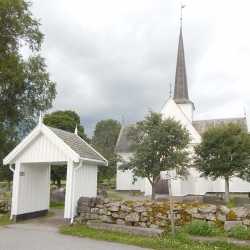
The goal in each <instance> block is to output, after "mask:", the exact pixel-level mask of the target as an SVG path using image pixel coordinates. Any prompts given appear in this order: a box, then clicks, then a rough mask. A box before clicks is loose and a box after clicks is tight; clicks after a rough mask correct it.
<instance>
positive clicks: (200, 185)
mask: <svg viewBox="0 0 250 250" xmlns="http://www.w3.org/2000/svg"><path fill="white" fill-rule="evenodd" d="M194 110H195V107H194V104H193V103H192V102H191V101H190V100H189V96H188V85H187V74H186V66H185V55H184V46H183V37H182V28H181V29H180V36H179V46H178V54H177V64H176V74H175V87H174V96H173V98H172V97H171V96H170V97H169V98H168V100H167V101H166V102H165V104H164V105H163V107H162V108H161V110H160V113H162V114H163V117H165V118H168V117H171V118H174V119H176V120H178V121H180V122H181V123H182V124H183V125H184V126H186V128H187V129H188V130H189V132H190V134H191V137H192V142H191V146H195V145H196V144H198V143H200V142H201V133H202V132H204V131H205V130H206V129H207V128H208V127H210V126H218V125H220V124H223V123H230V122H234V123H238V124H241V125H242V126H244V127H245V128H246V130H247V119H246V117H242V118H228V119H214V120H200V121H194V120H193V112H194ZM131 126H134V124H123V125H122V128H121V131H120V134H119V137H118V140H117V144H116V147H115V152H116V153H117V154H118V155H120V156H121V157H123V159H124V160H126V159H128V157H129V153H128V152H127V149H128V147H129V146H130V145H131V141H129V140H128V139H127V138H126V133H127V131H128V129H129V128H130V127H131ZM118 167H119V164H118ZM132 182H133V173H132V170H126V171H124V172H123V171H121V170H119V169H117V176H116V189H117V190H130V191H133V190H136V191H140V192H142V193H144V194H145V195H151V192H152V191H151V185H150V183H149V181H148V180H147V179H146V178H144V179H142V178H138V180H137V181H136V182H135V183H134V184H132ZM171 186H172V194H173V195H174V196H185V195H189V194H192V195H204V194H206V193H207V192H216V193H217V192H224V191H225V188H224V187H225V182H224V179H217V180H215V181H212V180H211V179H209V178H208V179H205V178H201V177H199V173H198V172H197V170H196V169H192V168H191V169H190V170H189V176H188V178H187V180H181V179H176V180H172V185H171ZM229 190H230V192H249V191H250V183H248V182H246V181H243V180H241V179H238V178H232V179H231V180H230V183H229ZM156 193H161V194H162V193H168V190H167V183H166V181H165V183H164V181H163V180H162V181H160V182H159V183H158V184H157V186H156Z"/></svg>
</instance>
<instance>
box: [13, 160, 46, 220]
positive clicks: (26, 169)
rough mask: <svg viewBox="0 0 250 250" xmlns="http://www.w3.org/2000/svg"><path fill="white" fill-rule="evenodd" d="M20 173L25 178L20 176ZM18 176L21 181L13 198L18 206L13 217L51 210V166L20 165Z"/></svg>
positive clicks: (44, 164)
mask: <svg viewBox="0 0 250 250" xmlns="http://www.w3.org/2000/svg"><path fill="white" fill-rule="evenodd" d="M20 172H23V173H24V176H20ZM16 174H17V175H18V177H19V181H18V183H17V186H16V187H15V198H14V197H13V198H14V199H15V200H16V204H18V206H15V207H14V208H13V212H12V213H13V215H18V214H24V213H29V212H33V211H40V210H45V209H49V194H50V165H49V164H48V163H39V164H37V163H36V164H30V163H29V164H27V163H25V164H24V163H23V164H20V165H19V168H18V169H17V172H16Z"/></svg>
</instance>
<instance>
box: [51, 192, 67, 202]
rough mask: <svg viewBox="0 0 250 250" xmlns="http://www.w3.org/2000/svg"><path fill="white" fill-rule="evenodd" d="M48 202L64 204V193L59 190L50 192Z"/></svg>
mask: <svg viewBox="0 0 250 250" xmlns="http://www.w3.org/2000/svg"><path fill="white" fill-rule="evenodd" d="M50 200H51V201H53V202H55V203H59V202H62V203H64V202H65V193H64V192H62V191H59V190H54V191H52V192H50Z"/></svg>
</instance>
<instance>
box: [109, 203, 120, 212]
mask: <svg viewBox="0 0 250 250" xmlns="http://www.w3.org/2000/svg"><path fill="white" fill-rule="evenodd" d="M108 210H109V211H111V212H117V211H119V207H118V206H114V205H113V204H112V205H111V206H110V207H109V208H108Z"/></svg>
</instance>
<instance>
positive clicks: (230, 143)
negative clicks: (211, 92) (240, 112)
mask: <svg viewBox="0 0 250 250" xmlns="http://www.w3.org/2000/svg"><path fill="white" fill-rule="evenodd" d="M195 153H196V155H197V157H196V159H195V166H196V168H197V170H199V171H200V172H201V176H204V177H211V178H212V179H214V180H215V179H217V178H219V177H220V178H224V179H225V181H226V188H227V189H226V190H225V198H226V201H228V202H229V179H230V178H232V177H239V178H241V179H243V180H248V181H249V180H250V168H249V165H250V135H249V134H248V133H247V132H246V131H245V129H244V128H243V127H242V126H241V125H238V124H235V123H230V124H224V125H221V126H217V127H211V128H208V129H207V130H206V131H205V132H204V133H203V134H202V142H201V143H200V144H199V145H197V146H196V147H195Z"/></svg>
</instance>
